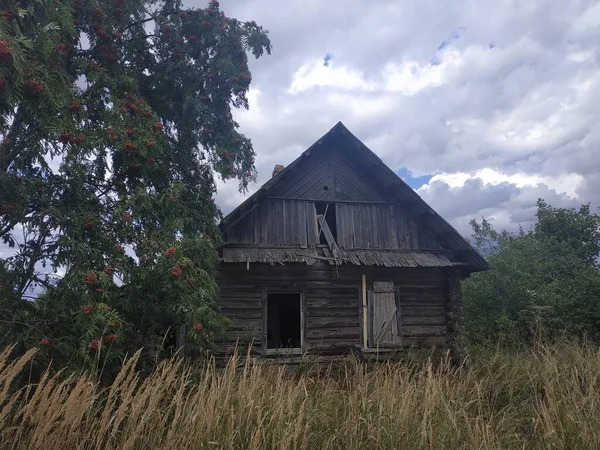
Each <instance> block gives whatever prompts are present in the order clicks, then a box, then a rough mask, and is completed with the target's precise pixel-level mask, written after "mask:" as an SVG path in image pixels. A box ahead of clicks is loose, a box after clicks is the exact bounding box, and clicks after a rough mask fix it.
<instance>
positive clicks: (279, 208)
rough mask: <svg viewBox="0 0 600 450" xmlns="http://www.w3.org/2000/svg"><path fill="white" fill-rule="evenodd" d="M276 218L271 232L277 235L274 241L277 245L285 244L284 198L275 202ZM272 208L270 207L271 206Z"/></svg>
mask: <svg viewBox="0 0 600 450" xmlns="http://www.w3.org/2000/svg"><path fill="white" fill-rule="evenodd" d="M273 203H274V204H273V209H274V214H273V216H274V219H273V229H272V230H271V232H272V233H273V234H274V235H275V236H274V237H275V241H274V243H275V244H276V245H285V225H284V223H285V222H284V214H285V212H284V204H285V201H284V200H275V201H274V202H273ZM269 209H270V208H269Z"/></svg>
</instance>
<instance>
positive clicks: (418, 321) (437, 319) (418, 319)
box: [401, 314, 448, 326]
mask: <svg viewBox="0 0 600 450" xmlns="http://www.w3.org/2000/svg"><path fill="white" fill-rule="evenodd" d="M447 321H448V319H447V318H446V315H445V314H444V315H440V316H402V318H401V323H402V326H404V325H427V326H430V325H445V324H446V323H447Z"/></svg>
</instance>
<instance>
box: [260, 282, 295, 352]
mask: <svg viewBox="0 0 600 450" xmlns="http://www.w3.org/2000/svg"><path fill="white" fill-rule="evenodd" d="M301 316H302V296H301V294H297V293H286V294H268V296H267V348H268V349H272V348H301V347H302V334H303V333H302V318H301Z"/></svg>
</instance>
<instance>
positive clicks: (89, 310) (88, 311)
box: [81, 305, 92, 316]
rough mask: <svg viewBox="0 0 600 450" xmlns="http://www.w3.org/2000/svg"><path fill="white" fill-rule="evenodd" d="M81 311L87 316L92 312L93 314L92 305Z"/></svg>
mask: <svg viewBox="0 0 600 450" xmlns="http://www.w3.org/2000/svg"><path fill="white" fill-rule="evenodd" d="M81 310H82V311H83V313H84V314H85V315H86V316H87V315H88V314H89V313H90V312H92V305H85V306H84V307H83V308H81Z"/></svg>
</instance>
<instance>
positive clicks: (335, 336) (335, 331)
mask: <svg viewBox="0 0 600 450" xmlns="http://www.w3.org/2000/svg"><path fill="white" fill-rule="evenodd" d="M306 336H307V338H308V340H309V341H316V340H324V339H328V340H337V341H342V342H345V341H350V342H352V343H355V342H359V341H360V327H359V326H358V324H357V325H356V326H355V327H337V328H315V329H308V330H306Z"/></svg>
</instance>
